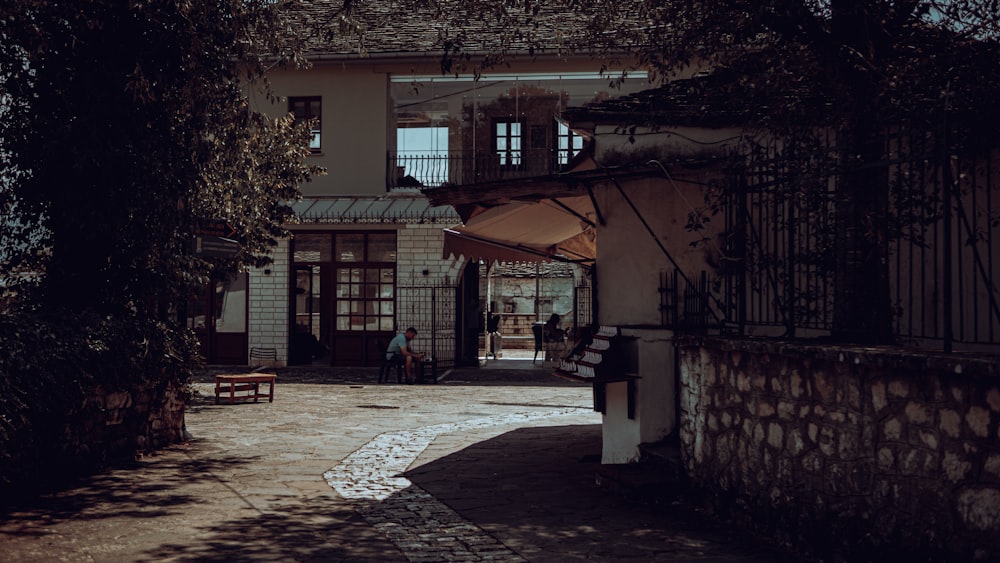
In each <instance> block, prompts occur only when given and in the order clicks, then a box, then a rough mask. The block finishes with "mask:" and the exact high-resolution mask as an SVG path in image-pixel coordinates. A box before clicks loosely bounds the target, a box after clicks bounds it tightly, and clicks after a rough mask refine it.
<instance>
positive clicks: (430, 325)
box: [396, 285, 458, 366]
mask: <svg viewBox="0 0 1000 563" xmlns="http://www.w3.org/2000/svg"><path fill="white" fill-rule="evenodd" d="M456 291H457V289H456V288H455V287H449V286H435V285H426V286H397V287H396V294H397V310H396V322H397V324H398V325H399V327H400V328H405V327H411V326H412V327H414V328H416V329H417V335H418V336H417V337H418V338H419V340H420V341H419V342H418V343H417V345H416V346H415V347H416V348H417V349H419V350H421V351H429V352H430V354H431V355H432V356H433V357H435V358H437V360H438V365H439V366H451V365H454V363H455V346H456V343H457V341H456V338H457V335H456V328H455V324H456V320H457V314H458V312H457V311H456V307H455V306H456V301H455V298H456Z"/></svg>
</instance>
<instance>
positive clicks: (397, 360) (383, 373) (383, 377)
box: [376, 342, 403, 383]
mask: <svg viewBox="0 0 1000 563" xmlns="http://www.w3.org/2000/svg"><path fill="white" fill-rule="evenodd" d="M376 346H378V349H379V350H381V352H380V354H382V356H381V358H382V359H381V361H380V362H379V366H378V382H379V383H388V382H389V370H390V369H392V365H393V364H395V365H396V383H402V382H403V358H402V357H399V356H394V357H393V358H392V359H390V358H387V357H386V355H387V354H386V353H385V349H386V347H387V346H388V345H384V344H383V343H382V342H378V343H376Z"/></svg>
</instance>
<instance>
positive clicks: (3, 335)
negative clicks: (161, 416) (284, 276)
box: [0, 311, 199, 490]
mask: <svg viewBox="0 0 1000 563" xmlns="http://www.w3.org/2000/svg"><path fill="white" fill-rule="evenodd" d="M0 341H2V342H3V343H4V354H3V355H2V356H0V374H3V377H0V490H4V489H6V488H8V487H12V486H14V485H17V486H26V485H31V484H35V485H44V481H45V480H44V479H41V476H46V477H52V478H53V479H55V481H56V482H60V481H61V480H62V479H64V478H65V477H66V475H67V474H73V473H78V472H80V471H83V470H85V469H87V468H90V467H93V466H95V465H97V464H101V463H104V462H105V461H107V460H108V458H109V456H114V455H122V454H129V453H132V450H130V451H125V452H114V451H110V449H104V448H101V447H100V446H106V444H100V443H98V437H96V436H89V437H86V438H87V439H89V440H93V443H90V444H88V446H89V448H88V451H87V452H86V453H81V452H80V451H74V450H73V449H72V447H73V444H72V443H71V442H70V441H68V440H67V436H68V435H71V434H72V430H76V428H74V426H75V425H76V423H74V420H75V418H74V417H75V416H78V415H79V413H86V412H88V411H87V408H88V404H90V400H91V399H92V397H93V396H94V394H95V392H96V391H95V390H97V389H101V390H103V391H105V392H113V391H119V390H120V391H126V392H129V393H131V394H133V395H134V394H135V390H136V389H140V388H153V389H158V390H161V391H162V390H163V389H166V388H168V387H171V386H174V387H181V386H183V385H185V384H186V383H187V382H188V381H189V378H190V373H191V371H192V370H193V369H194V367H195V366H196V365H197V363H198V361H199V359H198V354H197V343H196V341H195V340H194V338H193V337H192V335H191V334H190V333H189V332H188V331H177V330H173V329H171V328H169V327H167V326H165V325H163V323H161V322H159V321H156V320H154V319H143V318H141V317H138V316H131V317H107V316H99V315H96V314H93V313H83V314H75V313H73V312H71V311H64V312H62V313H61V314H54V313H53V312H52V311H47V312H45V313H38V312H31V311H29V312H21V313H19V314H17V315H7V314H4V315H0ZM129 443H131V444H135V441H130V442H129Z"/></svg>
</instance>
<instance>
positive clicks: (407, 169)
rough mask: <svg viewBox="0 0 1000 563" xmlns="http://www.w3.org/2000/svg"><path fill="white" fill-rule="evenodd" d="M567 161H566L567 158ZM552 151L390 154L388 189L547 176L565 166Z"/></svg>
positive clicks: (387, 161)
mask: <svg viewBox="0 0 1000 563" xmlns="http://www.w3.org/2000/svg"><path fill="white" fill-rule="evenodd" d="M563 160H565V158H563ZM559 161H560V158H559V156H558V153H557V152H556V151H554V150H552V149H524V150H520V151H510V152H507V153H498V152H487V151H479V152H446V153H445V152H443V153H430V154H428V153H411V154H408V153H389V154H388V156H387V158H386V175H385V177H386V188H387V189H393V188H399V187H438V186H441V185H443V184H457V185H462V184H473V183H479V182H492V181H496V180H505V179H513V178H527V177H533V176H545V175H548V174H554V173H556V172H559V171H560V170H561V168H562V166H563V164H562V163H560V162H559Z"/></svg>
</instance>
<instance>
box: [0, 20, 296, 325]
mask: <svg viewBox="0 0 1000 563" xmlns="http://www.w3.org/2000/svg"><path fill="white" fill-rule="evenodd" d="M277 9H278V8H277V5H276V3H274V2H269V1H266V0H228V1H222V2H209V3H203V2H194V3H178V2H168V1H160V0H151V1H148V2H114V1H110V0H109V1H104V0H92V1H88V2H85V3H84V4H82V5H73V6H70V5H68V4H64V3H52V2H43V1H32V0H14V1H13V2H7V3H5V5H4V6H3V7H2V8H0V21H2V22H3V23H2V24H0V39H2V41H0V43H2V45H3V46H2V47H0V65H2V66H0V84H2V85H3V91H2V92H3V94H2V95H3V97H2V98H0V100H3V101H2V102H0V111H4V112H6V113H7V117H8V119H7V120H5V122H4V125H3V129H2V130H0V137H2V139H3V147H2V150H3V155H4V156H5V158H4V159H3V161H2V164H3V176H4V177H6V178H8V183H7V185H6V186H5V189H4V192H5V193H4V195H5V199H6V201H5V202H4V203H5V205H6V206H7V208H8V209H12V206H13V209H14V210H16V211H18V212H19V213H20V214H21V216H23V217H25V218H26V219H25V220H24V221H22V222H20V223H17V224H16V225H21V226H22V228H21V230H20V232H19V233H18V232H14V226H15V224H9V225H7V226H6V228H7V234H8V235H12V236H13V240H15V241H16V242H14V243H13V244H11V238H10V237H8V238H7V239H6V242H7V243H8V244H7V246H8V248H11V247H13V248H16V249H17V248H19V249H22V250H31V251H32V252H28V253H23V252H22V253H17V252H16V251H11V252H8V255H10V257H11V258H18V257H19V258H22V259H24V258H28V259H31V262H26V263H22V264H19V268H18V270H19V271H25V270H30V271H35V272H44V276H43V277H42V278H41V283H40V284H39V285H38V288H37V293H35V294H33V296H32V302H33V303H34V304H35V305H36V306H37V305H42V306H44V307H47V308H63V307H65V308H68V309H70V310H84V309H95V310H98V311H102V312H106V313H109V314H117V313H119V312H122V311H131V312H133V313H137V314H140V315H147V314H149V315H153V316H157V315H159V316H161V317H162V315H161V313H162V312H163V310H164V309H165V306H177V305H179V304H180V303H182V302H183V301H184V300H185V299H186V298H187V296H188V295H189V292H190V290H191V288H192V286H193V285H194V284H197V283H199V282H200V283H204V282H205V281H207V279H208V277H209V276H210V275H211V274H212V273H213V271H222V270H230V271H231V270H235V269H238V268H240V267H242V266H244V265H246V264H261V263H263V261H265V260H266V259H267V258H266V252H267V251H268V250H269V248H270V247H271V246H272V245H273V244H274V243H275V239H276V237H278V236H280V235H282V234H283V231H282V227H281V225H282V224H283V223H284V222H285V221H286V220H287V219H288V218H289V217H290V216H291V209H290V207H289V203H288V202H289V201H291V200H293V199H295V198H296V197H297V195H298V191H297V186H298V184H300V183H301V182H303V181H305V180H306V179H308V178H309V176H310V175H311V174H312V173H314V172H315V171H314V170H312V169H310V168H309V167H307V166H306V165H305V164H304V162H305V156H306V154H308V143H307V142H305V139H306V138H307V135H308V132H307V131H306V128H305V127H294V126H293V124H292V121H291V119H290V118H288V117H282V118H278V119H269V118H267V117H266V116H264V115H263V114H261V113H259V112H257V111H255V110H254V108H252V107H251V106H250V105H249V103H248V101H247V96H246V88H248V87H250V88H254V87H256V88H261V87H265V86H262V85H263V84H264V83H263V82H262V78H263V76H264V71H265V68H266V67H265V63H266V61H267V59H268V58H269V57H273V56H274V55H275V54H276V52H275V50H274V49H275V47H274V45H272V44H269V43H267V42H265V41H264V40H266V38H268V37H276V36H278V33H276V30H275V28H274V26H275V25H277V23H278V20H277ZM262 38H263V39H262ZM210 219H222V220H226V221H228V222H229V223H230V224H231V225H232V226H233V227H234V228H235V230H236V234H235V237H236V238H238V239H239V241H240V243H241V244H242V247H243V252H242V253H241V254H240V255H238V256H237V257H235V258H234V259H232V260H230V261H219V260H212V259H205V258H201V257H197V256H193V255H192V253H191V252H190V251H189V245H190V242H191V238H192V235H193V233H194V230H195V229H196V228H197V227H198V226H199V223H200V222H202V221H205V220H210ZM12 223H13V222H12ZM23 225H34V226H35V228H33V229H24V228H23ZM26 230H28V231H31V233H33V235H34V237H35V238H36V239H40V240H34V241H24V239H25V238H27V234H26V232H25V231H26ZM8 271H9V270H8ZM10 281H11V280H8V282H10Z"/></svg>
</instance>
